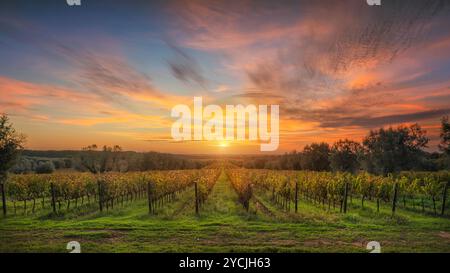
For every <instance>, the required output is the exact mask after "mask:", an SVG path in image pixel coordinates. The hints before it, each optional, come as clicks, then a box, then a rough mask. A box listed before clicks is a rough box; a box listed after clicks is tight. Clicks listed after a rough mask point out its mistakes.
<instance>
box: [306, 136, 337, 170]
mask: <svg viewBox="0 0 450 273" xmlns="http://www.w3.org/2000/svg"><path fill="white" fill-rule="evenodd" d="M329 155H330V146H329V145H328V144H327V143H324V142H322V143H312V144H311V145H306V146H305V148H304V149H303V156H302V162H301V164H302V169H304V170H312V171H328V170H330V160H329Z"/></svg>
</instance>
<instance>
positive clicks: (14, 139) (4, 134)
mask: <svg viewBox="0 0 450 273" xmlns="http://www.w3.org/2000/svg"><path fill="white" fill-rule="evenodd" d="M24 142H25V137H24V136H23V135H21V134H19V133H17V132H16V130H15V129H14V128H13V126H12V124H11V123H10V122H9V119H8V116H7V115H6V114H2V115H0V184H2V185H1V190H2V197H3V200H2V203H3V214H4V215H6V200H5V193H4V190H5V189H4V188H5V187H4V186H5V181H6V177H7V172H8V170H9V169H10V168H11V167H13V166H14V164H15V162H16V160H17V158H18V157H19V155H20V151H21V150H23V144H24Z"/></svg>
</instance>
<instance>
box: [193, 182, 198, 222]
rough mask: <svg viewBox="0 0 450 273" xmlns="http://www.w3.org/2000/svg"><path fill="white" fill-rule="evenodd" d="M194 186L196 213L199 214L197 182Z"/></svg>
mask: <svg viewBox="0 0 450 273" xmlns="http://www.w3.org/2000/svg"><path fill="white" fill-rule="evenodd" d="M194 188H195V214H196V215H198V189H197V182H194Z"/></svg>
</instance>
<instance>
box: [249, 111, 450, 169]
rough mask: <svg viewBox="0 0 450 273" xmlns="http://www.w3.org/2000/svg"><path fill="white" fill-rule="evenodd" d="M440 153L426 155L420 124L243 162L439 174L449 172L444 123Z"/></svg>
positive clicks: (449, 126)
mask: <svg viewBox="0 0 450 273" xmlns="http://www.w3.org/2000/svg"><path fill="white" fill-rule="evenodd" d="M440 139H441V142H440V144H439V151H440V152H427V151H425V148H428V142H429V138H428V137H427V135H426V131H425V130H424V129H422V128H421V127H420V125H418V124H413V125H410V126H404V125H400V126H398V127H395V128H394V127H389V128H380V129H377V130H371V131H370V132H369V133H368V135H366V136H365V137H364V138H363V140H362V141H361V142H357V141H354V140H349V139H342V140H339V141H337V142H335V143H333V144H332V145H330V144H328V143H325V142H321V143H312V144H310V145H306V146H305V147H304V149H303V151H301V152H297V151H293V152H290V153H286V154H284V155H280V156H260V157H256V158H254V159H252V160H247V161H243V162H241V165H242V166H243V167H246V168H256V169H280V170H311V171H340V172H352V173H355V172H357V171H360V170H365V171H368V172H370V173H375V174H380V175H387V174H389V173H397V172H400V171H410V170H414V171H438V170H444V169H449V168H450V123H449V120H448V117H443V118H442V120H441V134H440Z"/></svg>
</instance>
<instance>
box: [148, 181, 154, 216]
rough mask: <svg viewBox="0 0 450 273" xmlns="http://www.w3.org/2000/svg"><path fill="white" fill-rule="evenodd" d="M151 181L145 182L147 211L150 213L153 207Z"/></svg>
mask: <svg viewBox="0 0 450 273" xmlns="http://www.w3.org/2000/svg"><path fill="white" fill-rule="evenodd" d="M151 186H152V185H151V182H150V181H148V182H147V200H148V213H149V214H152V212H153V208H152V192H151Z"/></svg>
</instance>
